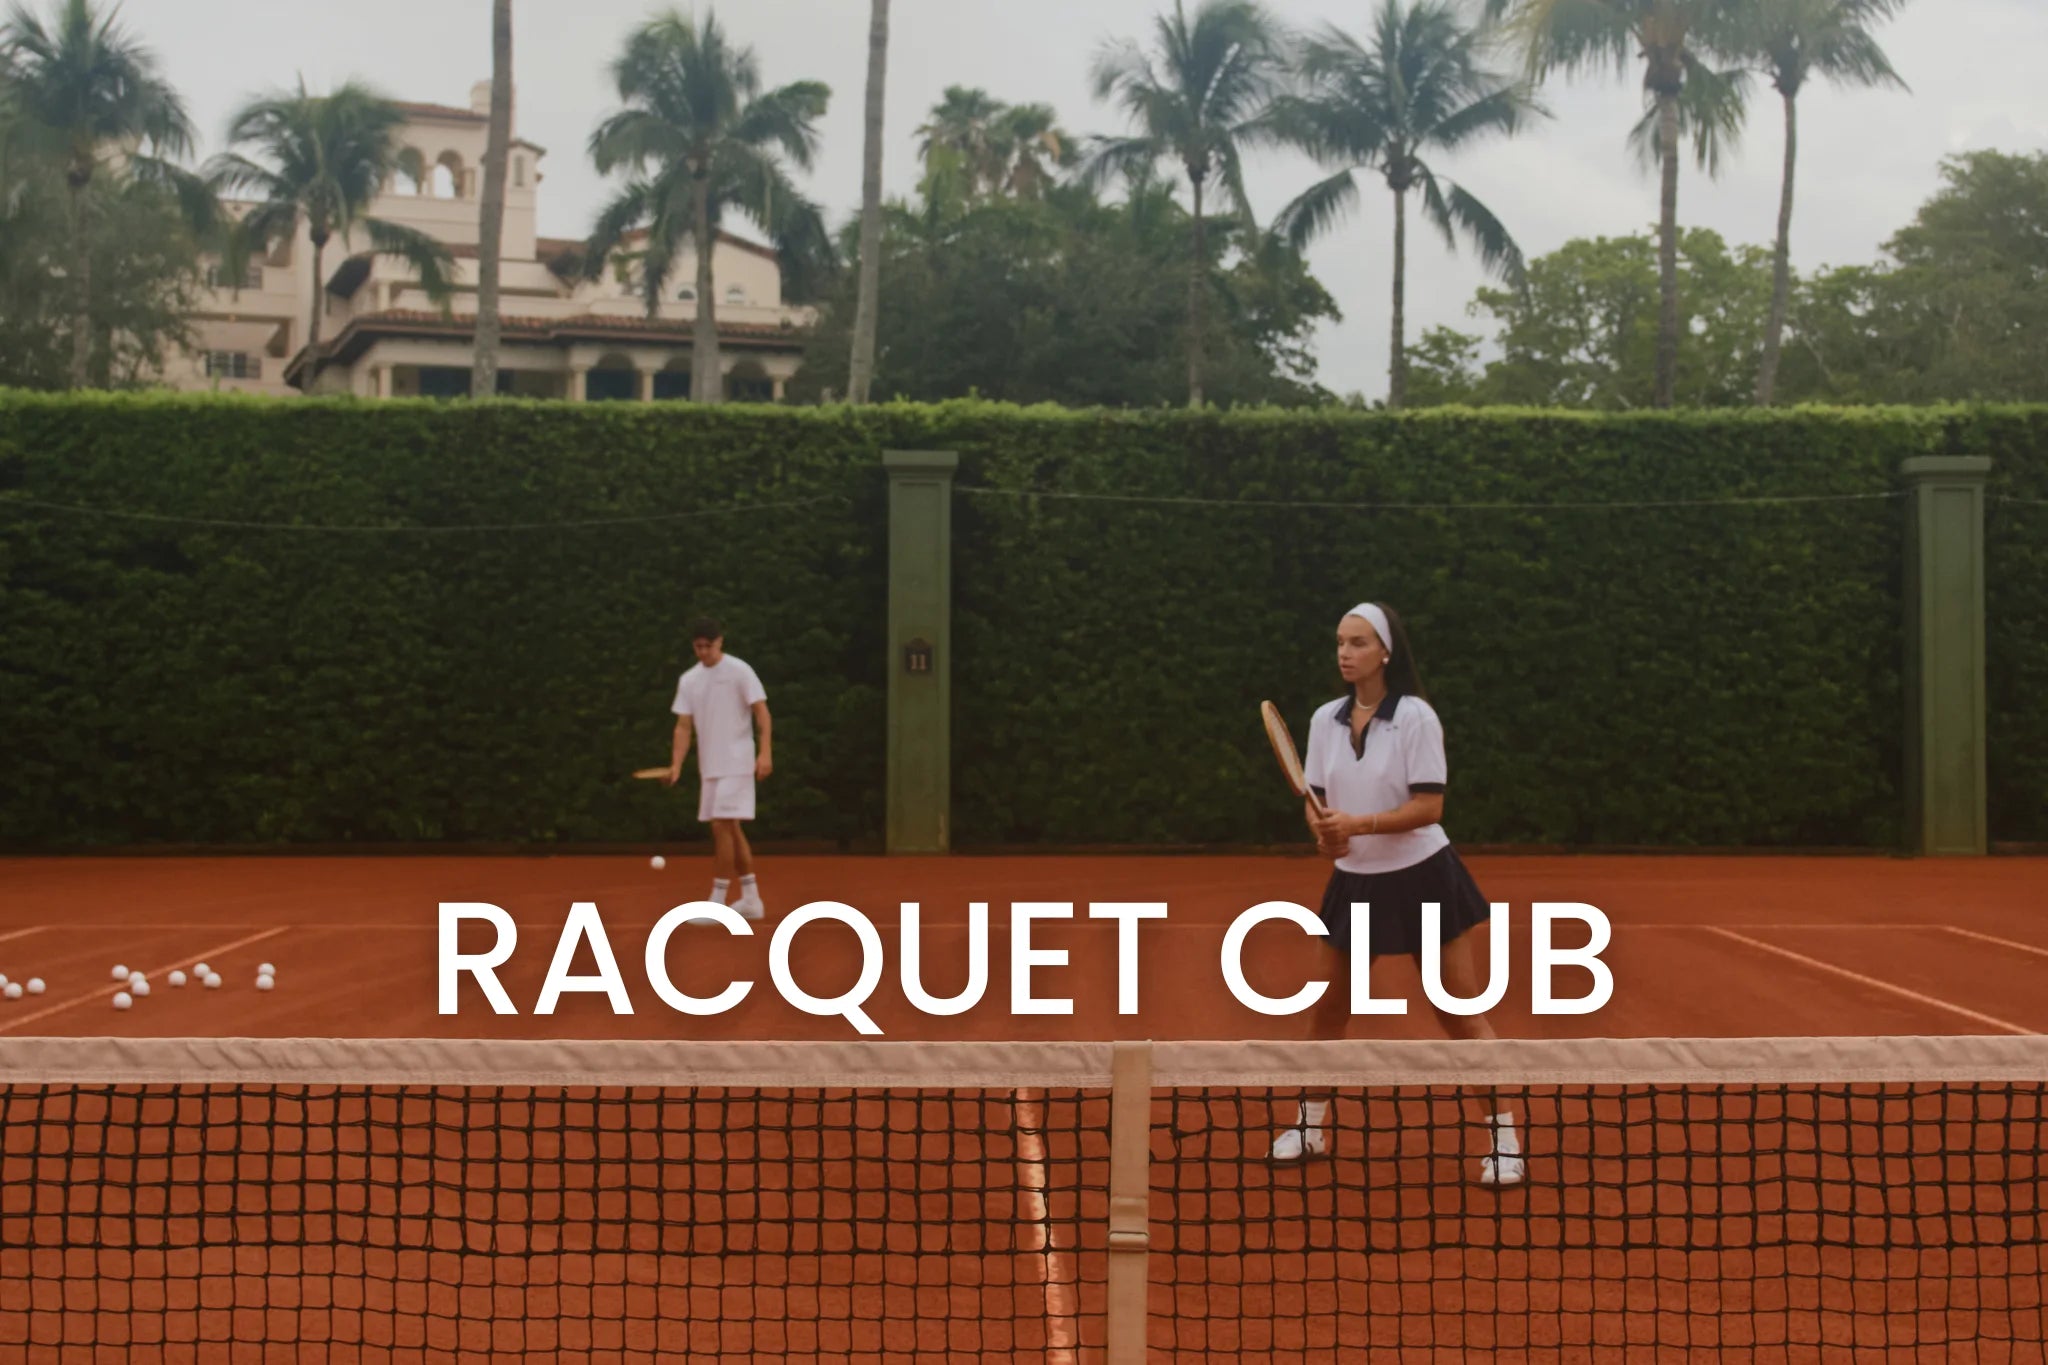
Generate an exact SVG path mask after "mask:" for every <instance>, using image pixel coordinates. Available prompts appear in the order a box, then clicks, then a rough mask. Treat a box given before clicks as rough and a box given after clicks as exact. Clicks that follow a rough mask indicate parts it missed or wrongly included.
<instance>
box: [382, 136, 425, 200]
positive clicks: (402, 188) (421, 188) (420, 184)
mask: <svg viewBox="0 0 2048 1365" xmlns="http://www.w3.org/2000/svg"><path fill="white" fill-rule="evenodd" d="M414 158H418V162H417V164H418V165H419V166H420V167H421V173H422V175H424V176H425V178H424V179H421V178H419V177H417V176H414V175H413V174H412V173H411V172H409V171H406V170H403V169H401V170H399V171H398V172H397V173H396V174H395V175H393V176H392V177H391V184H392V189H393V190H394V191H395V192H396V193H399V194H409V195H412V196H414V197H415V198H417V197H418V196H420V195H423V194H425V193H427V187H428V186H429V185H430V184H432V183H433V178H434V176H433V171H432V169H431V168H429V167H428V166H427V164H426V160H427V159H426V156H425V154H424V153H422V152H421V151H420V150H419V149H418V148H417V147H408V148H406V149H405V154H404V155H403V156H401V157H400V158H399V161H400V163H401V165H403V163H405V162H408V161H412V160H413V159H414Z"/></svg>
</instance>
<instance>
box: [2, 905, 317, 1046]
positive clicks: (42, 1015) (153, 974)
mask: <svg viewBox="0 0 2048 1365" xmlns="http://www.w3.org/2000/svg"><path fill="white" fill-rule="evenodd" d="M291 927H292V926H291V925H289V924H280V925H278V926H277V927H275V928H273V929H265V930H264V931H263V932H262V933H260V934H251V935H249V936H248V937H247V938H238V939H236V940H235V941H234V942H233V943H223V944H221V945H220V946H219V947H218V948H208V949H206V950H205V951H203V952H197V953H185V954H183V955H181V956H179V957H177V958H175V959H173V960H172V961H170V962H167V963H165V964H164V965H163V966H161V967H153V968H151V969H150V970H148V971H146V972H144V973H143V975H144V976H147V977H148V978H149V984H150V987H151V989H155V987H156V978H157V977H159V976H161V975H163V974H164V973H165V972H168V971H170V970H171V969H172V968H174V967H178V966H181V965H182V964H184V963H187V962H203V961H205V960H206V959H207V958H209V957H221V956H224V955H226V954H228V953H232V952H233V951H235V949H237V948H246V947H248V946H249V945H250V944H252V943H261V942H262V941H263V940H264V939H266V938H275V937H277V936H278V935H279V934H281V933H283V932H284V931H285V930H287V929H289V928H291ZM98 998H99V997H98V996H97V995H96V994H86V995H80V996H76V997H74V998H72V999H70V1000H65V1001H62V1002H60V1003H58V1004H55V1005H51V1006H49V1007H48V1008H46V1009H40V1010H37V1011H36V1012H35V1013H34V1014H22V1015H16V1016H15V1017H13V1018H11V1019H9V1020H7V1022H5V1023H0V1033H6V1032H8V1031H9V1030H12V1029H18V1028H20V1027H21V1026H22V1025H23V1024H33V1023H34V1022H35V1021H36V1020H38V1019H47V1018H49V1017H50V1016H51V1015H53V1014H62V1013H63V1012H64V1011H65V1010H68V1009H72V1008H74V1007H76V1006H79V1005H85V1004H90V1003H91V1002H92V1001H94V1000H97V999H98Z"/></svg>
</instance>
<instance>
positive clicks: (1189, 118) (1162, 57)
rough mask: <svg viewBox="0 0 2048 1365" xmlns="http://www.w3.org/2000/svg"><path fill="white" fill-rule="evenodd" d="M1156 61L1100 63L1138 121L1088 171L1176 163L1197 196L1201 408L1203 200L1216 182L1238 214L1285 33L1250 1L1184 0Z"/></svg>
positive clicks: (1122, 48) (1099, 92) (1197, 393)
mask: <svg viewBox="0 0 2048 1365" xmlns="http://www.w3.org/2000/svg"><path fill="white" fill-rule="evenodd" d="M1155 23H1156V29H1155V34H1154V36H1155V38H1156V39H1157V43H1158V53H1157V57H1156V60H1155V58H1154V57H1153V56H1150V55H1147V54H1146V53H1145V52H1144V51H1142V50H1141V49H1139V48H1137V47H1136V46H1134V45H1131V44H1122V45H1118V46H1115V47H1112V48H1110V49H1108V50H1107V51H1105V52H1104V53H1103V54H1102V55H1101V56H1100V57H1099V58H1098V59H1097V61H1096V63H1095V70H1094V80H1095V94H1096V98H1098V99H1110V98H1114V99H1115V100H1116V101H1117V103H1119V104H1121V105H1122V106H1123V108H1124V110H1125V112H1126V113H1128V114H1129V115H1130V117H1131V119H1132V120H1133V122H1135V123H1136V124H1137V128H1138V131H1137V132H1136V133H1135V134H1134V135H1132V136H1129V137H1122V138H1111V139H1107V140H1105V141H1104V142H1103V143H1102V144H1101V145H1100V146H1099V147H1098V148H1097V149H1096V150H1095V152H1094V153H1093V154H1092V155H1091V157H1090V158H1089V160H1088V162H1087V164H1086V165H1085V167H1084V168H1083V177H1084V179H1085V180H1086V181H1087V182H1088V183H1089V184H1091V185H1096V184H1100V183H1101V182H1102V181H1103V180H1106V179H1108V178H1109V177H1110V176H1113V175H1117V176H1122V177H1124V178H1126V179H1130V178H1134V177H1135V176H1137V175H1139V174H1141V173H1144V172H1147V171H1149V170H1150V169H1151V168H1152V167H1153V166H1154V165H1156V164H1157V163H1158V162H1160V161H1171V162H1173V163H1174V164H1175V165H1177V166H1178V167H1179V168H1180V170H1181V172H1182V173H1183V174H1185V175H1186V176H1187V178H1188V185H1189V188H1190V190H1191V191H1192V193H1193V196H1194V215H1193V218H1194V243H1193V249H1192V253H1191V255H1190V258H1189V261H1188V406H1189V407H1191V408H1199V407H1200V406H1202V295H1203V293H1204V292H1205V290H1206V288H1207V279H1206V276H1207V272H1208V237H1207V232H1206V228H1205V224H1204V221H1203V217H1202V213H1203V201H1204V198H1205V196H1206V193H1207V190H1208V187H1209V185H1210V183H1211V182H1212V181H1220V182H1221V184H1222V188H1223V192H1224V194H1225V195H1227V196H1228V198H1229V200H1230V203H1231V205H1232V207H1233V208H1235V209H1236V210H1237V211H1238V213H1240V214H1241V215H1242V216H1243V217H1245V218H1246V219H1249V218H1250V217H1251V205H1250V203H1249V202H1248V201H1247V199H1246V197H1245V191H1244V167H1243V163H1242V160H1241V158H1240V147H1241V144H1243V143H1245V142H1248V141H1250V140H1252V139H1253V138H1254V137H1256V136H1257V135H1258V131H1259V128H1260V126H1261V122H1262V120H1264V119H1265V117H1266V114H1267V110H1268V105H1269V103H1270V101H1271V100H1272V98H1273V96H1274V94H1275V93H1276V89H1277V86H1276V78H1275V73H1276V69H1277V65H1278V62H1277V57H1278V55H1279V49H1280V45H1281V41H1282V39H1281V36H1280V34H1279V31H1278V29H1277V27H1276V25H1275V24H1274V22H1273V21H1272V20H1271V19H1270V18H1269V17H1268V16H1267V14H1266V12H1265V11H1264V10H1263V9H1262V8H1260V7H1259V6H1258V5H1257V4H1254V3H1251V2H1250V0H1202V4H1201V8H1200V9H1198V10H1197V11H1196V12H1195V17H1194V19H1193V21H1192V22H1190V21H1189V19H1188V15H1187V9H1186V6H1185V4H1184V0H1174V8H1173V13H1172V14H1163V15H1160V16H1159V17H1158V19H1157V20H1156V21H1155Z"/></svg>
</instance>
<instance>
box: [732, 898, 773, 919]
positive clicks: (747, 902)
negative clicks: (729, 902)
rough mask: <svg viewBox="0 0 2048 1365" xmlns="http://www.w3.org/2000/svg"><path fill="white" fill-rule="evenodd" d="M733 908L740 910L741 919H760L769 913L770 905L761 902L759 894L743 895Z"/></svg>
mask: <svg viewBox="0 0 2048 1365" xmlns="http://www.w3.org/2000/svg"><path fill="white" fill-rule="evenodd" d="M733 909H735V910H737V911H739V915H740V918H741V919H760V918H761V917H762V916H763V915H765V914H767V913H768V907H767V906H765V905H763V904H762V903H761V898H760V897H759V896H741V897H740V899H739V903H738V904H736V905H734V906H733Z"/></svg>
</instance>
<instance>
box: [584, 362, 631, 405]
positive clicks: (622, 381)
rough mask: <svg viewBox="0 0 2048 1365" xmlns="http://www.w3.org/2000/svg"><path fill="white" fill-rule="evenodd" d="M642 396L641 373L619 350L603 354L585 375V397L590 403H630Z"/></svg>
mask: <svg viewBox="0 0 2048 1365" xmlns="http://www.w3.org/2000/svg"><path fill="white" fill-rule="evenodd" d="M639 396H640V374H639V372H638V371H637V370H635V369H634V368H633V362H632V361H631V360H629V359H628V358H626V357H625V356H623V355H620V354H619V353H618V352H616V351H614V352H612V353H611V354H609V355H606V356H602V357H600V358H599V360H598V362H597V363H596V364H595V365H593V366H591V367H590V373H589V374H587V375H585V376H584V377H583V398H584V401H585V402H589V403H630V402H632V401H633V400H634V399H636V398H638V397H639Z"/></svg>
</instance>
